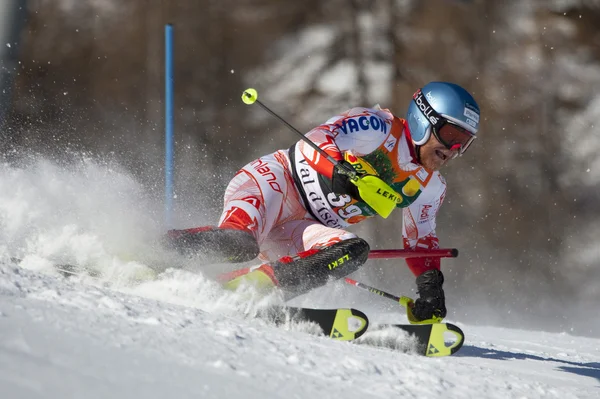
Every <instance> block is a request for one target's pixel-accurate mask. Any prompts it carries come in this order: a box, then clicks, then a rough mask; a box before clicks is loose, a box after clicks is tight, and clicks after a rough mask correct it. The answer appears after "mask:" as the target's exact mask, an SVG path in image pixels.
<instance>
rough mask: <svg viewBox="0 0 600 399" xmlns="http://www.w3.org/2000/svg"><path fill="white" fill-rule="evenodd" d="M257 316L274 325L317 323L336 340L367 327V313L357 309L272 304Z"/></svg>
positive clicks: (358, 333) (345, 337) (359, 333)
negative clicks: (312, 307) (311, 307)
mask: <svg viewBox="0 0 600 399" xmlns="http://www.w3.org/2000/svg"><path fill="white" fill-rule="evenodd" d="M259 317H261V318H265V319H268V320H269V321H272V322H274V323H275V324H276V325H283V324H286V323H288V322H292V323H301V322H310V323H315V324H317V325H318V326H319V327H320V328H321V331H322V332H323V334H324V335H326V336H328V337H330V338H332V339H335V340H338V341H351V340H353V339H356V338H358V337H360V336H361V335H363V334H364V333H365V332H366V331H367V328H368V327H369V319H368V318H367V315H366V314H364V313H363V312H361V311H360V310H357V309H351V308H339V309H310V308H301V307H293V306H292V307H290V306H272V307H269V308H267V309H266V310H263V311H261V312H260V314H259Z"/></svg>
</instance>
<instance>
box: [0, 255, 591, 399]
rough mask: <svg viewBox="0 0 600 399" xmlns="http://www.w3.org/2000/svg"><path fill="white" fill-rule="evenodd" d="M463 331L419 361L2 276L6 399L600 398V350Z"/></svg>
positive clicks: (106, 293) (580, 343)
mask: <svg viewBox="0 0 600 399" xmlns="http://www.w3.org/2000/svg"><path fill="white" fill-rule="evenodd" d="M171 283H173V281H171ZM461 327H462V328H463V329H464V330H465V332H466V334H467V337H468V338H467V342H466V344H465V346H464V347H463V349H462V350H461V351H460V352H459V353H458V354H456V355H455V356H453V357H449V358H443V359H433V358H423V357H419V356H417V355H414V354H410V353H408V354H407V353H402V352H399V351H393V350H390V349H387V348H381V347H373V346H370V345H357V344H353V343H348V342H336V341H332V340H329V339H328V338H325V337H321V336H316V335H315V334H314V333H309V332H307V331H306V330H305V329H304V330H303V328H304V327H299V326H296V327H295V328H289V326H288V328H287V329H278V328H276V327H274V326H272V325H269V324H268V323H266V322H264V321H259V320H253V319H245V318H243V317H241V315H240V316H238V317H235V316H227V315H221V314H220V313H212V312H207V311H204V310H201V309H198V308H194V307H188V306H180V305H175V304H169V303H167V302H163V301H157V300H153V299H150V298H145V297H142V296H137V295H135V293H133V294H125V293H122V292H117V291H114V290H111V289H107V288H103V287H101V286H98V285H96V286H94V285H90V284H84V283H82V282H78V281H75V282H72V281H68V280H65V279H63V278H60V277H54V276H48V275H45V274H42V273H39V272H35V271H29V270H26V269H22V268H20V267H18V266H15V265H11V264H4V265H2V266H0V337H1V338H0V381H1V382H2V386H3V393H4V395H6V396H4V395H3V397H7V398H64V397H86V398H106V397H111V398H130V397H131V396H132V395H143V397H145V398H164V397H172V396H176V397H179V398H187V397H207V398H209V397H210V398H229V397H245V398H254V397H256V398H258V397H261V398H278V397H294V398H312V397H316V396H318V397H344V398H365V397H373V398H375V397H396V398H414V397H419V398H433V397H441V396H442V395H443V397H446V398H469V397H472V398H483V397H485V398H503V399H506V398H523V397H526V398H593V397H597V395H598V389H599V380H600V341H599V340H597V339H592V338H581V337H574V336H569V335H568V334H556V333H544V332H532V331H518V330H510V329H501V328H492V327H469V326H465V325H461ZM368 334H369V333H367V335H368Z"/></svg>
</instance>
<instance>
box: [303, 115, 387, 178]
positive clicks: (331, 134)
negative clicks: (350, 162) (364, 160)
mask: <svg viewBox="0 0 600 399" xmlns="http://www.w3.org/2000/svg"><path fill="white" fill-rule="evenodd" d="M392 118H393V117H392V116H391V114H389V113H387V112H385V111H376V110H373V109H370V108H362V107H356V108H352V109H351V110H349V111H347V112H345V113H343V114H342V115H339V116H336V117H333V118H331V119H330V120H328V121H327V122H326V123H325V124H323V125H321V126H318V127H316V128H314V129H312V130H311V131H310V132H308V133H307V134H306V137H307V138H309V139H310V140H312V141H313V142H314V143H315V144H316V145H317V146H319V148H321V149H322V150H324V151H325V152H326V153H327V154H329V155H330V156H331V157H333V158H334V159H335V160H336V161H343V160H344V155H343V154H344V152H346V151H349V150H350V151H352V153H353V154H354V155H357V156H361V155H366V154H369V153H371V152H373V151H375V149H376V148H377V147H379V146H380V145H381V144H382V143H383V142H384V140H385V139H386V138H387V137H388V133H389V131H390V130H391V128H392V127H391V126H392ZM298 146H299V147H298V148H299V149H300V152H301V153H302V155H304V158H305V159H306V161H307V162H308V163H309V165H310V166H311V167H312V168H313V169H314V170H316V171H317V172H318V173H320V174H322V175H323V176H325V177H327V178H331V177H332V175H333V170H334V168H333V165H332V164H331V162H329V161H328V160H327V159H326V158H324V157H322V156H321V155H320V154H319V153H318V152H316V151H315V150H314V149H313V148H312V147H311V146H309V145H308V144H306V143H304V142H302V141H301V142H299V143H298Z"/></svg>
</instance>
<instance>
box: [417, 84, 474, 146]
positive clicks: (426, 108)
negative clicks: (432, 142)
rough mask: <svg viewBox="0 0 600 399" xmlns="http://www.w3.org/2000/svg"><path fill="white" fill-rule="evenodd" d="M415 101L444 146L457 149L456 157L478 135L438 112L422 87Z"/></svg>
mask: <svg viewBox="0 0 600 399" xmlns="http://www.w3.org/2000/svg"><path fill="white" fill-rule="evenodd" d="M413 101H414V102H415V104H417V107H419V109H420V110H421V112H422V113H423V115H424V116H425V118H427V120H428V121H429V123H431V125H432V131H433V135H434V136H435V138H436V139H438V141H439V142H440V143H442V144H443V145H444V147H446V148H447V149H449V150H452V151H457V152H456V155H455V157H456V156H457V155H462V154H464V153H465V151H467V149H468V148H469V146H470V145H471V144H472V143H473V140H475V137H476V136H475V134H474V133H473V132H471V131H469V130H467V129H465V128H463V127H462V126H459V125H457V124H456V123H454V122H452V121H449V120H448V119H446V118H444V117H443V116H442V115H440V114H438V113H437V111H436V110H434V109H433V107H432V106H431V105H430V104H429V101H427V98H425V95H424V94H423V92H422V91H421V89H419V90H418V91H417V92H416V93H415V95H414V96H413Z"/></svg>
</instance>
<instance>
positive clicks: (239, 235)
mask: <svg viewBox="0 0 600 399" xmlns="http://www.w3.org/2000/svg"><path fill="white" fill-rule="evenodd" d="M167 237H168V244H169V245H170V246H171V247H173V248H175V249H176V250H178V251H179V252H180V253H182V254H185V255H198V256H201V257H204V258H207V260H208V261H211V262H217V263H221V262H234V263H236V262H247V261H250V260H252V259H254V258H256V257H257V256H258V253H259V247H258V243H257V242H256V238H254V235H253V234H252V233H250V232H249V231H247V230H237V229H221V228H218V227H212V226H209V227H197V228H193V229H185V230H169V231H168V233H167Z"/></svg>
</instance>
